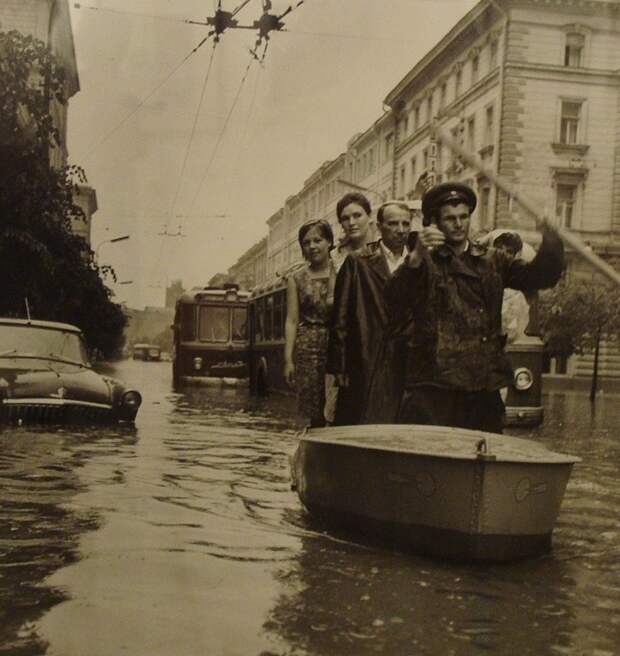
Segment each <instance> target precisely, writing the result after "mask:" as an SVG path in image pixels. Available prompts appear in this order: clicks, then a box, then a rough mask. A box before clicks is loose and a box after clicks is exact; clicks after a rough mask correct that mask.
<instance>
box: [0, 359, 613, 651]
mask: <svg viewBox="0 0 620 656" xmlns="http://www.w3.org/2000/svg"><path fill="white" fill-rule="evenodd" d="M112 371H113V373H115V374H116V375H118V376H119V377H121V378H124V379H125V380H126V381H127V382H129V383H131V384H133V385H136V386H138V387H139V388H140V389H141V390H142V392H143V396H144V404H143V407H142V409H141V411H140V413H139V416H138V421H137V423H136V427H135V429H127V428H92V429H91V428H83V429H79V430H77V431H76V430H69V429H65V430H53V431H50V430H43V429H40V430H33V429H31V428H29V429H27V428H25V427H19V428H17V427H14V428H5V429H4V430H3V431H2V432H0V489H1V492H0V494H1V495H2V496H1V500H2V503H1V505H0V654H10V655H12V656H13V655H16V656H21V655H31V654H50V655H55V656H73V655H79V656H82V655H88V656H99V655H102V656H103V655H105V656H117V655H122V654H128V655H130V656H138V655H145V656H156V655H165V656H176V655H179V656H191V655H194V654H196V655H200V656H203V655H222V656H233V655H246V654H247V655H256V656H259V655H260V656H275V655H285V654H286V655H321V656H322V655H325V656H332V655H334V656H338V655H340V654H347V655H349V654H355V655H356V656H357V655H361V656H363V655H366V654H378V653H380V654H390V655H393V654H394V655H400V654H411V655H417V654H433V655H434V654H438V655H441V656H444V655H449V654H455V655H461V654H462V655H469V654H482V653H485V654H501V655H504V654H532V655H536V656H541V655H545V654H554V655H564V654H575V655H580V656H581V655H584V656H585V655H587V656H606V655H612V654H616V653H620V436H619V435H618V431H617V427H619V426H620V403H619V401H620V397H619V396H612V395H606V396H602V397H601V398H600V399H599V400H598V401H597V404H596V406H595V408H594V410H591V408H590V404H589V403H588V401H587V398H586V397H585V395H584V394H581V393H576V392H566V393H554V394H548V395H547V397H546V412H547V417H546V421H545V424H544V426H543V427H542V428H541V429H539V430H538V431H534V432H533V434H534V435H535V436H536V437H537V439H540V440H542V441H543V442H544V443H545V444H547V445H548V446H550V447H551V448H553V449H555V450H561V451H566V452H569V453H572V454H575V455H578V456H580V457H582V458H583V462H582V463H581V464H579V465H577V466H576V467H575V469H574V471H573V475H572V477H571V480H570V483H569V486H568V489H567V493H566V497H565V500H564V503H563V506H562V511H561V514H560V519H559V522H558V525H557V528H556V531H555V534H554V549H553V551H552V553H551V554H550V555H548V556H544V557H541V558H537V559H533V560H528V561H523V562H520V563H513V564H504V565H493V566H484V565H477V566H473V565H463V564H455V563H448V562H441V561H434V560H431V559H427V558H422V557H417V556H412V555H407V554H402V553H397V552H393V551H389V550H386V549H382V548H379V547H376V546H370V545H363V544H356V543H355V542H353V541H351V540H350V539H345V538H344V537H343V536H338V535H333V534H331V533H330V532H327V531H325V530H324V529H323V528H322V527H319V526H316V525H315V524H314V523H313V521H312V520H311V518H309V517H308V516H307V515H306V514H305V513H304V511H303V510H302V508H301V506H300V503H299V501H298V499H297V496H296V495H295V493H293V492H292V491H291V490H290V486H289V470H288V457H289V455H290V454H291V453H292V451H293V449H294V445H295V422H294V414H293V409H292V407H291V405H292V404H291V403H290V399H285V398H281V397H272V398H270V399H267V400H255V399H251V398H249V397H248V396H247V394H246V393H245V391H242V390H215V389H192V390H188V391H187V392H185V393H183V394H175V393H173V392H172V391H171V377H170V363H166V362H162V363H148V362H133V361H129V362H123V363H121V364H120V365H118V366H117V367H116V369H114V370H112ZM522 435H523V433H522ZM360 485H363V481H360Z"/></svg>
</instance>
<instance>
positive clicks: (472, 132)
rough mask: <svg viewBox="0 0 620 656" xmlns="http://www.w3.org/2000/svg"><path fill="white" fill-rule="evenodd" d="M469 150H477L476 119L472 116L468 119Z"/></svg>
mask: <svg viewBox="0 0 620 656" xmlns="http://www.w3.org/2000/svg"><path fill="white" fill-rule="evenodd" d="M467 149H468V150H470V151H472V152H473V151H474V150H475V149H476V117H475V116H470V117H469V118H468V119H467Z"/></svg>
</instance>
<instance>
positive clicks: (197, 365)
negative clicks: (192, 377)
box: [194, 358, 202, 371]
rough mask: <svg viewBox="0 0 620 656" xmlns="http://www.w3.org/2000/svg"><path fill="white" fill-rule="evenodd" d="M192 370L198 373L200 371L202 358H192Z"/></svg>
mask: <svg viewBox="0 0 620 656" xmlns="http://www.w3.org/2000/svg"><path fill="white" fill-rule="evenodd" d="M194 369H195V370H196V371H200V370H201V369H202V358H194Z"/></svg>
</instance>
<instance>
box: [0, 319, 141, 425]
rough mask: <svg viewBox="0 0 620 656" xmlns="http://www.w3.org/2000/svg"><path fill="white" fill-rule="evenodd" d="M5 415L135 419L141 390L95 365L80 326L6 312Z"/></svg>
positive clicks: (1, 413) (34, 419)
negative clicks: (11, 316) (13, 316)
mask: <svg viewBox="0 0 620 656" xmlns="http://www.w3.org/2000/svg"><path fill="white" fill-rule="evenodd" d="M0 343H1V344H2V350H1V351H0V418H1V419H2V421H8V422H17V423H22V422H27V423H40V422H50V423H73V422H83V423H91V422H93V423H94V422H119V421H125V422H133V421H134V419H135V418H136V414H137V413H138V409H139V408H140V404H141V403H142V397H141V395H140V393H139V392H138V391H136V390H132V389H127V388H126V387H125V385H124V384H123V383H122V382H120V381H118V380H115V379H113V378H109V377H107V376H101V375H99V374H98V373H96V372H95V371H93V370H92V368H91V365H90V363H89V361H88V358H87V355H86V348H85V345H84V339H83V336H82V333H81V331H80V330H79V328H76V327H75V326H72V325H69V324H66V323H55V322H51V321H30V320H24V319H3V318H0Z"/></svg>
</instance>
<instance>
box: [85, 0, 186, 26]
mask: <svg viewBox="0 0 620 656" xmlns="http://www.w3.org/2000/svg"><path fill="white" fill-rule="evenodd" d="M73 6H74V7H75V9H89V10H91V11H101V12H104V13H108V14H120V15H121V16H135V17H136V18H155V19H157V20H163V21H169V22H174V23H184V22H186V21H185V19H183V18H180V17H179V18H175V17H173V16H161V15H157V14H141V13H139V12H136V11H124V10H123V9H112V8H111V7H93V6H91V5H84V4H82V3H81V2H75V3H74V4H73Z"/></svg>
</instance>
